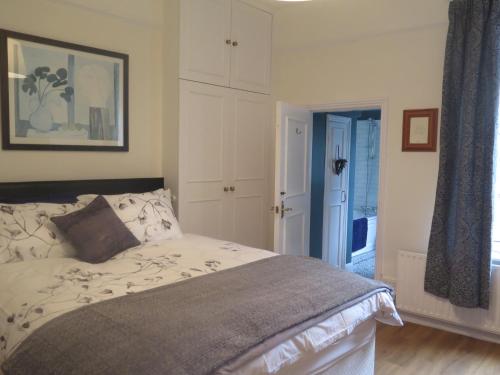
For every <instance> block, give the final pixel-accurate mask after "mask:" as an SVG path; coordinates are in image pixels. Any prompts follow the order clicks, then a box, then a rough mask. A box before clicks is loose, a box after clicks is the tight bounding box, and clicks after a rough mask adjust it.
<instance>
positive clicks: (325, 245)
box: [321, 114, 352, 269]
mask: <svg viewBox="0 0 500 375" xmlns="http://www.w3.org/2000/svg"><path fill="white" fill-rule="evenodd" d="M328 117H342V116H336V115H335V114H332V115H330V114H328V115H327V116H326V142H327V143H328V142H332V131H333V130H332V127H333V125H331V126H330V125H329V123H328ZM343 118H346V117H343ZM347 119H348V126H347V131H348V133H349V140H348V144H347V147H346V151H345V152H346V154H347V157H349V156H350V153H351V144H350V142H351V128H352V119H350V118H347ZM329 146H330V145H328V144H327V148H326V150H327V151H326V154H325V170H324V171H323V174H324V176H325V184H324V193H323V194H324V195H323V240H322V249H321V250H322V259H323V260H324V261H325V262H327V263H330V260H331V259H330V256H331V254H330V251H329V248H330V236H329V235H328V234H327V229H328V219H327V217H328V212H327V211H326V205H327V200H328V197H327V195H326V191H327V184H328V182H327V177H328V174H329V173H330V171H331V170H330V168H331V166H329V165H328V164H329V163H328V161H329V158H330V159H333V158H332V155H330V152H331V148H330V147H329ZM346 172H347V173H346V177H347V188H346V189H345V195H346V198H345V199H346V200H345V202H346V204H345V207H346V212H345V213H344V214H345V215H346V216H345V218H344V220H343V222H342V223H341V225H342V232H343V235H344V245H343V246H344V247H343V250H344V251H341V249H339V253H338V254H337V255H336V260H337V262H336V263H337V265H338V266H339V267H340V268H342V269H345V266H346V252H347V247H346V245H347V225H348V224H349V223H348V222H347V212H348V211H349V195H350V191H349V174H350V173H349V172H350V167H349V164H348V165H347V169H346Z"/></svg>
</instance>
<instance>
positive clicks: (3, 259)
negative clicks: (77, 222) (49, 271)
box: [0, 203, 83, 264]
mask: <svg viewBox="0 0 500 375" xmlns="http://www.w3.org/2000/svg"><path fill="white" fill-rule="evenodd" d="M82 207H83V206H82V205H81V204H54V203H26V204H2V203H0V264H4V263H14V262H20V261H23V260H33V259H45V258H64V257H72V256H74V254H75V249H74V248H73V246H72V245H71V244H70V243H69V242H68V241H67V240H66V239H65V238H64V236H63V235H62V234H61V232H60V231H59V230H58V229H57V227H56V226H55V224H54V223H52V222H51V221H50V218H51V217H53V216H59V215H65V214H68V213H70V212H73V211H76V210H78V209H80V208H82Z"/></svg>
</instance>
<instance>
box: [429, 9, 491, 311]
mask: <svg viewBox="0 0 500 375" xmlns="http://www.w3.org/2000/svg"><path fill="white" fill-rule="evenodd" d="M449 19H450V26H449V31H448V41H447V46H446V59H445V68H444V83H443V85H444V86H443V109H442V120H441V149H440V152H441V153H440V160H439V178H438V186H437V195H436V206H435V209H434V217H433V221H432V229H431V236H430V241H429V252H428V256H427V270H426V275H425V290H426V291H427V292H429V293H432V294H434V295H436V296H439V297H444V298H448V299H449V301H450V302H451V303H453V304H454V305H457V306H461V307H470V308H472V307H481V308H484V309H487V308H488V307H489V294H490V293H489V291H490V271H491V223H492V184H493V160H494V158H493V150H494V138H495V133H496V124H497V120H498V104H499V93H500V81H499V73H500V65H499V64H500V0H454V1H453V2H452V3H451V4H450V10H449Z"/></svg>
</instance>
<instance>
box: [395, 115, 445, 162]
mask: <svg viewBox="0 0 500 375" xmlns="http://www.w3.org/2000/svg"><path fill="white" fill-rule="evenodd" d="M438 115H439V109H438V108H430V109H409V110H405V111H404V112H403V145H402V150H403V151H419V152H434V151H436V149H437V131H438Z"/></svg>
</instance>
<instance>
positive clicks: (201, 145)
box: [179, 80, 234, 240]
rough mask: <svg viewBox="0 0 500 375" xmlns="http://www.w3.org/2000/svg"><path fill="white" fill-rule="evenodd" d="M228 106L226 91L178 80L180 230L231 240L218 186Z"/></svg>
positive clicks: (225, 162) (226, 157)
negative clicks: (179, 82)
mask: <svg viewBox="0 0 500 375" xmlns="http://www.w3.org/2000/svg"><path fill="white" fill-rule="evenodd" d="M233 106H234V104H233V98H232V96H231V93H230V90H229V89H226V88H222V87H217V86H211V85H205V84H200V83H195V82H188V81H182V80H181V84H180V126H179V137H180V142H179V220H180V224H181V228H182V229H183V231H185V232H188V233H196V234H201V235H206V236H209V237H214V238H219V239H224V240H227V239H229V238H231V237H232V227H231V223H230V220H231V219H230V215H231V212H232V210H231V207H230V206H229V205H230V201H229V200H228V199H227V198H228V194H229V193H228V192H224V187H226V186H229V184H230V182H229V181H228V180H227V177H226V176H227V175H228V170H230V168H231V165H230V160H231V155H230V152H231V146H230V144H229V142H230V139H229V136H228V134H227V132H228V129H229V128H230V126H231V124H230V123H229V122H231V120H232V117H233V112H234V109H233Z"/></svg>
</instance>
